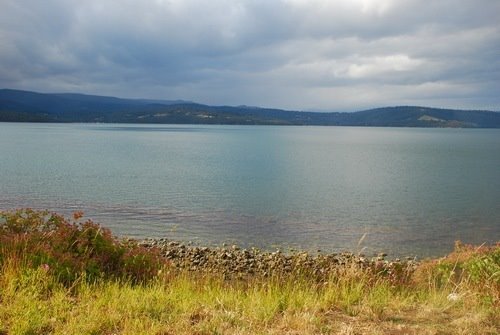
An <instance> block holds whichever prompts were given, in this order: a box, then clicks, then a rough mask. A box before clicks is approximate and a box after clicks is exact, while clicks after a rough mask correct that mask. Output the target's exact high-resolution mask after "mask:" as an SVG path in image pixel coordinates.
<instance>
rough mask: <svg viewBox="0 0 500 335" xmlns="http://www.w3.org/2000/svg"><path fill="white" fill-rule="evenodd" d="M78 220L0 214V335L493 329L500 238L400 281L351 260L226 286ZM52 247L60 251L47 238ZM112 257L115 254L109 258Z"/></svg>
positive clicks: (473, 331)
mask: <svg viewBox="0 0 500 335" xmlns="http://www.w3.org/2000/svg"><path fill="white" fill-rule="evenodd" d="M79 220H80V217H79V214H78V215H76V217H75V218H73V220H72V221H68V220H66V219H64V218H62V217H60V216H57V215H55V214H49V213H46V212H43V213H42V212H35V211H30V210H22V211H17V212H7V213H1V214H0V225H1V229H0V241H1V244H0V269H1V274H0V334H158V335H160V334H162V335H166V334H498V333H499V330H500V325H499V322H500V321H499V317H498V311H499V307H500V303H499V291H500V287H499V284H500V282H499V264H500V262H499V255H500V247H499V246H498V245H497V246H490V247H486V246H482V247H471V246H464V245H461V244H458V245H457V246H456V250H455V251H454V252H453V253H452V254H450V255H449V256H448V257H446V258H443V259H439V260H429V261H426V262H423V263H422V264H420V265H419V267H418V268H417V271H416V272H415V273H414V274H413V276H412V277H411V278H410V280H408V281H404V282H398V281H396V282H395V281H393V280H391V278H390V277H388V276H380V275H377V274H375V273H373V271H371V269H362V268H360V267H358V266H355V264H352V265H351V264H348V265H346V266H345V267H343V268H341V269H339V271H338V272H336V273H332V274H331V275H330V277H329V278H327V280H325V281H320V282H318V281H317V280H312V279H311V278H310V277H308V276H307V275H304V276H293V275H290V276H271V277H258V276H256V277H253V278H246V279H244V280H238V279H234V280H229V281H228V280H225V279H224V277H223V276H221V275H217V274H207V273H197V272H194V273H193V272H188V271H182V270H177V269H173V268H171V267H170V266H169V264H168V263H165V262H163V261H162V259H161V258H160V257H159V256H158V254H157V253H156V252H155V251H152V254H149V252H150V251H148V250H143V249H141V248H139V247H138V246H137V245H136V244H134V243H131V242H122V241H119V240H118V239H116V238H114V237H113V236H112V235H111V234H110V233H109V232H108V231H106V230H104V229H102V228H101V227H99V226H98V225H95V224H94V223H92V222H88V221H85V222H84V223H83V224H81V223H79V222H80V221H79ZM53 222H56V223H55V224H54V225H52V226H49V224H53ZM20 227H21V228H20ZM89 227H91V229H89ZM60 230H61V231H62V232H61V231H60ZM68 231H69V232H71V234H69V233H68ZM89 232H90V233H89ZM89 236H90V237H91V238H89ZM62 237H64V240H65V241H60V240H59V238H62ZM70 237H71V238H70ZM82 240H84V242H82ZM28 241H29V242H28ZM49 241H50V243H49ZM59 242H60V243H61V244H62V245H63V246H64V247H62V246H60V245H59V246H55V245H52V244H53V243H59ZM35 243H37V244H35ZM75 245H78V246H85V248H83V249H82V248H80V247H75ZM101 247H102V249H100V248H101ZM65 248H66V249H65ZM103 250H105V251H103ZM107 252H111V253H115V254H113V257H109V258H106V257H107V256H106V255H104V253H107ZM137 255H141V257H137ZM129 257H130V259H129ZM104 259H105V260H106V262H107V261H109V260H110V261H112V262H114V263H113V265H107V264H105V262H104V261H103V260H104ZM145 260H146V261H145ZM103 262H104V263H103ZM130 262H135V263H134V266H133V267H132V270H131V268H130ZM89 264H92V266H90V265H89ZM96 269H97V270H96Z"/></svg>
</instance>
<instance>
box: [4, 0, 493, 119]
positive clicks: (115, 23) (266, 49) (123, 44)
mask: <svg viewBox="0 0 500 335" xmlns="http://www.w3.org/2000/svg"><path fill="white" fill-rule="evenodd" d="M0 87H1V88H17V89H27V90H35V91H41V92H81V93H88V94H100V95H114V96H119V97H130V98H134V97H141V98H161V99H185V100H192V101H196V102H201V103H207V104H213V105H241V104H245V105H257V106H263V107H264V106H265V107H277V108H286V109H296V110H325V111H352V110H359V109H364V108H369V107H379V106H388V105H424V106H434V107H450V108H474V109H490V110H500V1H499V0H432V1H425V0H372V1H370V0H345V1H342V0H338V1H334V0H331V1H326V0H323V1H320V0H318V1H314V0H281V1H277V0H276V1H273V0H253V1H252V0H248V1H245V0H211V1H206V0H141V1H138V0H120V1H111V0H85V1H82V0H78V1H72V0H44V1H40V0H2V1H1V3H0Z"/></svg>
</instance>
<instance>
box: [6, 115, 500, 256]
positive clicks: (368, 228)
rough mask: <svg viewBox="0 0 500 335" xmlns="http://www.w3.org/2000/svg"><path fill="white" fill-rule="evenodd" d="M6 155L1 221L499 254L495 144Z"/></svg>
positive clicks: (276, 138)
mask: <svg viewBox="0 0 500 335" xmlns="http://www.w3.org/2000/svg"><path fill="white" fill-rule="evenodd" d="M0 155H1V157H2V159H1V160H0V172H1V174H0V187H1V189H0V204H1V205H0V207H1V208H4V209H5V208H17V207H34V208H49V209H51V210H55V211H60V212H63V213H66V214H69V213H70V212H71V211H74V210H80V209H82V210H84V211H85V213H86V216H89V217H92V218H94V219H95V220H97V221H99V222H102V223H103V224H104V225H106V226H107V227H110V228H111V229H113V231H114V232H116V233H119V234H122V235H128V236H135V237H151V236H152V237H165V236H167V237H170V238H173V239H181V240H193V241H196V242H198V243H204V244H207V243H208V244H220V243H222V242H231V243H238V244H241V245H246V246H258V247H263V248H273V247H275V246H281V247H285V248H286V247H294V248H300V249H308V250H317V249H321V250H325V251H339V250H345V249H349V250H358V249H359V248H360V247H363V246H364V247H366V252H367V253H376V252H378V251H386V252H389V253H391V254H393V255H408V254H411V255H413V254H418V255H419V256H430V255H439V254H443V253H445V252H447V251H449V250H450V249H451V248H452V246H453V242H454V240H457V239H461V240H463V241H465V242H471V243H482V242H494V241H496V240H500V224H499V223H500V201H499V200H498V199H500V176H499V174H498V171H500V131H498V130H462V129H401V128H336V127H258V126H252V127H248V126H246V127H245V126H170V125H168V126H165V125H161V126H158V125H152V126H150V125H81V124H66V125H51V124H48V125H40V124H0ZM365 233H366V234H367V237H366V239H365V240H364V242H363V245H362V246H358V241H359V239H360V238H361V236H363V235H364V234H365Z"/></svg>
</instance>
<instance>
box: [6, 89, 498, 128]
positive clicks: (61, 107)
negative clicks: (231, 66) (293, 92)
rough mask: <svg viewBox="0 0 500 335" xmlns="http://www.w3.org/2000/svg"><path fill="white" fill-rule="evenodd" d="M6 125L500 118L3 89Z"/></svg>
mask: <svg viewBox="0 0 500 335" xmlns="http://www.w3.org/2000/svg"><path fill="white" fill-rule="evenodd" d="M0 121H3V122H108V123H185V124H188V123H189V124H262V125H325V126H378V127H464V128H500V113H499V112H492V111H473V110H453V109H439V108H429V107H415V106H399V107H384V108H376V109H370V110H365V111H360V112H353V113H315V112H301V111H287V110H281V109H270V108H259V107H247V106H238V107H231V106H208V105H202V104H197V103H193V102H189V101H182V100H176V101H169V100H147V99H121V98H114V97H105V96H95V95H85V94H69V93H53V94H44V93H36V92H29V91H20V90H11V89H1V90H0Z"/></svg>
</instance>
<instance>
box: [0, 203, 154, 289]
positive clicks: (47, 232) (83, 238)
mask: <svg viewBox="0 0 500 335" xmlns="http://www.w3.org/2000/svg"><path fill="white" fill-rule="evenodd" d="M82 215H83V213H81V212H76V213H74V215H73V218H72V220H68V219H66V218H65V217H63V216H61V215H58V214H55V213H49V212H47V211H35V210H31V209H21V210H17V211H12V212H0V265H1V264H2V262H3V260H5V259H7V258H9V259H11V260H12V259H13V258H14V259H17V260H18V261H20V262H22V263H24V264H26V265H27V266H29V267H33V268H38V267H40V266H44V267H46V268H47V269H48V270H49V271H51V272H52V273H53V274H54V275H55V276H56V278H58V280H59V281H61V282H63V283H65V284H70V283H72V282H73V281H74V280H75V279H77V278H79V277H81V276H84V277H85V278H86V279H87V280H90V281H93V280H96V279H98V278H103V277H105V278H127V279H130V280H132V281H133V282H145V281H147V280H149V279H151V278H153V277H154V276H155V275H156V274H157V273H158V271H159V270H160V269H161V267H162V266H163V265H164V261H163V260H162V258H161V257H160V255H159V252H158V251H157V250H155V249H146V248H144V247H141V246H139V245H138V244H137V243H136V242H134V241H120V240H118V239H117V238H116V237H114V236H113V235H112V234H111V232H110V230H108V229H106V228H103V227H101V226H100V225H99V224H97V223H94V222H93V221H92V220H86V221H83V222H82V221H80V219H81V217H82Z"/></svg>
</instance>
